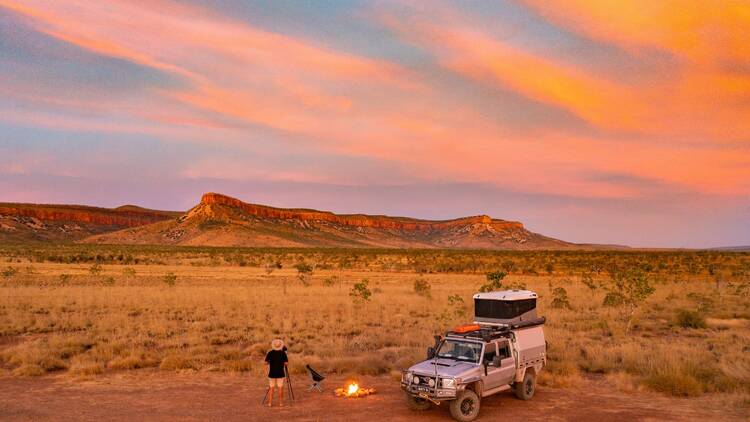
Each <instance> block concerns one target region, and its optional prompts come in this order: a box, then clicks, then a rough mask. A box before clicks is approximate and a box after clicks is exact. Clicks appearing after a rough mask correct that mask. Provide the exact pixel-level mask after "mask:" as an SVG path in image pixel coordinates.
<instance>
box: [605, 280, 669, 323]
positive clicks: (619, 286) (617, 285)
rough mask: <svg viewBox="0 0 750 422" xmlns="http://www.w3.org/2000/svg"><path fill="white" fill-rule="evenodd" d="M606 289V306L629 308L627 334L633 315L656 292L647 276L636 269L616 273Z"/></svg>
mask: <svg viewBox="0 0 750 422" xmlns="http://www.w3.org/2000/svg"><path fill="white" fill-rule="evenodd" d="M605 289H606V290H607V294H606V296H604V305H605V306H620V305H626V306H627V309H628V313H627V321H628V324H627V327H626V328H625V332H629V331H630V325H631V324H632V322H633V315H634V314H635V311H636V310H637V309H638V307H639V306H640V305H641V304H642V303H643V302H644V301H645V300H646V299H647V298H648V297H649V296H651V295H652V294H653V293H654V291H656V289H655V288H654V287H653V286H651V283H650V282H649V279H648V277H646V274H645V273H644V272H642V271H640V270H634V269H631V270H627V271H617V272H615V273H614V274H613V277H612V279H611V282H610V284H609V285H607V286H605Z"/></svg>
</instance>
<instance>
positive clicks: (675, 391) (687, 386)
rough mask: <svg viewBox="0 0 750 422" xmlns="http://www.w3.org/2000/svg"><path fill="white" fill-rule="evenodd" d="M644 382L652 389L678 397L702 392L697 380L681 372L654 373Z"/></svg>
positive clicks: (692, 395)
mask: <svg viewBox="0 0 750 422" xmlns="http://www.w3.org/2000/svg"><path fill="white" fill-rule="evenodd" d="M644 383H645V384H646V386H648V387H649V388H651V389H652V390H654V391H659V392H662V393H667V394H671V395H673V396H678V397H694V396H699V395H700V394H701V393H703V387H702V386H701V383H700V382H699V381H698V380H696V379H695V378H693V377H692V376H690V375H688V374H685V373H681V372H662V373H656V374H653V375H650V376H649V377H647V378H646V380H645V382H644Z"/></svg>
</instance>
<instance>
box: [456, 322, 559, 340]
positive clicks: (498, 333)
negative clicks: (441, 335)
mask: <svg viewBox="0 0 750 422" xmlns="http://www.w3.org/2000/svg"><path fill="white" fill-rule="evenodd" d="M544 321H545V318H544V317H539V318H536V319H532V320H529V321H523V322H519V323H515V324H503V325H486V324H479V327H480V328H479V329H478V330H473V331H466V332H461V331H447V332H446V333H445V336H446V337H447V336H451V337H463V338H466V339H477V340H482V341H485V342H487V341H490V340H494V339H498V338H502V337H508V336H509V335H510V332H511V331H512V330H516V329H520V328H527V327H534V326H536V325H542V324H544Z"/></svg>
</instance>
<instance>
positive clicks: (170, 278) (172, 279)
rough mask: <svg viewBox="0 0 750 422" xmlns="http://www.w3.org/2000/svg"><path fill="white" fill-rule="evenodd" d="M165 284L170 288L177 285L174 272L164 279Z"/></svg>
mask: <svg viewBox="0 0 750 422" xmlns="http://www.w3.org/2000/svg"><path fill="white" fill-rule="evenodd" d="M162 280H163V281H164V284H166V285H167V286H169V287H172V286H174V285H175V284H176V283H177V276H176V275H175V274H174V273H173V272H169V273H167V274H166V275H164V277H163V278H162Z"/></svg>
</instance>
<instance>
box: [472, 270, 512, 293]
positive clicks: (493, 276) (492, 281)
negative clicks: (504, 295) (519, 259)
mask: <svg viewBox="0 0 750 422" xmlns="http://www.w3.org/2000/svg"><path fill="white" fill-rule="evenodd" d="M506 275H507V274H506V273H505V272H504V271H493V272H489V273H487V274H486V276H487V283H485V284H483V285H482V286H481V287H480V288H479V291H480V292H491V291H494V290H500V289H502V288H503V279H504V278H505V276H506Z"/></svg>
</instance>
